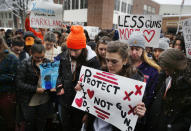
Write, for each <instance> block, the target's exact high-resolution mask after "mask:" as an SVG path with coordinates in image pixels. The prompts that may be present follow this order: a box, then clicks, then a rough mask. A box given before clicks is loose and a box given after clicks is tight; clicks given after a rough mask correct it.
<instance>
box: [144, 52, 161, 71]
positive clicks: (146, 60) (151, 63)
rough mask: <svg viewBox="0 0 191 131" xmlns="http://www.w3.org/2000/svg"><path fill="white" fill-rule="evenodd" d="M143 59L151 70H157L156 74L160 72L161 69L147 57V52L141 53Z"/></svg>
mask: <svg viewBox="0 0 191 131" xmlns="http://www.w3.org/2000/svg"><path fill="white" fill-rule="evenodd" d="M143 59H144V61H145V62H146V63H147V64H149V65H150V66H152V67H153V68H155V69H157V70H158V72H160V71H161V67H160V66H159V65H158V64H157V63H156V62H155V61H154V60H152V59H150V58H149V57H148V55H147V52H146V51H145V50H144V51H143Z"/></svg>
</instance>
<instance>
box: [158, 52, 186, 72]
mask: <svg viewBox="0 0 191 131" xmlns="http://www.w3.org/2000/svg"><path fill="white" fill-rule="evenodd" d="M159 65H160V66H161V67H162V68H164V67H165V68H167V69H170V70H174V71H177V70H179V71H180V70H184V69H186V67H187V59H186V57H185V55H184V53H183V52H182V51H180V50H178V49H167V50H166V51H164V52H162V54H161V55H160V56H159Z"/></svg>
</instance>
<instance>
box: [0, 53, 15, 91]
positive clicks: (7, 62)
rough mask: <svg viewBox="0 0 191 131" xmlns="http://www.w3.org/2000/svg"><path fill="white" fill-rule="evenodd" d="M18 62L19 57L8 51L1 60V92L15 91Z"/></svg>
mask: <svg viewBox="0 0 191 131" xmlns="http://www.w3.org/2000/svg"><path fill="white" fill-rule="evenodd" d="M6 53H8V52H6ZM17 64H18V59H17V57H16V56H15V55H13V54H10V53H8V54H7V55H6V56H5V58H4V59H3V60H2V61H1V62H0V92H14V91H15V82H14V79H15V75H16V70H17Z"/></svg>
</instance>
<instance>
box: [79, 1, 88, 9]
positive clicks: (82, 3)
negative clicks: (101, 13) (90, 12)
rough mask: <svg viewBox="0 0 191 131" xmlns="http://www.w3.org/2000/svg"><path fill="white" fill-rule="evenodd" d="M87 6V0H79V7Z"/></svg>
mask: <svg viewBox="0 0 191 131" xmlns="http://www.w3.org/2000/svg"><path fill="white" fill-rule="evenodd" d="M84 8H87V0H80V9H84Z"/></svg>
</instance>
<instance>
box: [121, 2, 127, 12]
mask: <svg viewBox="0 0 191 131" xmlns="http://www.w3.org/2000/svg"><path fill="white" fill-rule="evenodd" d="M121 12H124V13H126V12H127V3H125V2H122V5H121Z"/></svg>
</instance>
